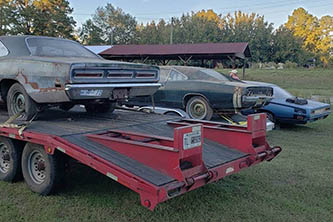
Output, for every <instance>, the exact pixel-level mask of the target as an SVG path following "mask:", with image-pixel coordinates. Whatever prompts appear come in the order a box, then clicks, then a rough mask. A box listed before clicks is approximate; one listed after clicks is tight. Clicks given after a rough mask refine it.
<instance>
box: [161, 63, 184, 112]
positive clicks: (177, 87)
mask: <svg viewBox="0 0 333 222" xmlns="http://www.w3.org/2000/svg"><path fill="white" fill-rule="evenodd" d="M186 80H187V76H186V75H184V74H182V73H181V72H179V71H177V70H175V69H171V70H170V72H169V74H168V77H167V79H166V82H165V83H164V84H163V85H162V87H161V88H160V89H159V90H158V93H157V95H156V96H157V97H158V98H159V101H160V103H161V105H163V106H165V107H172V108H182V102H183V101H182V100H183V97H184V94H185V92H184V90H183V88H184V84H186Z"/></svg>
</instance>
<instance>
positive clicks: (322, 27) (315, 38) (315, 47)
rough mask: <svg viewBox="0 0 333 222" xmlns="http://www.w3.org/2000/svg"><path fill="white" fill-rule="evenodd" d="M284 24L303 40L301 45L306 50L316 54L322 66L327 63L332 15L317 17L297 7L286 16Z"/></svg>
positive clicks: (332, 21) (330, 42)
mask: <svg viewBox="0 0 333 222" xmlns="http://www.w3.org/2000/svg"><path fill="white" fill-rule="evenodd" d="M285 26H286V27H287V28H288V29H289V30H291V31H292V32H293V34H294V36H296V37H300V38H301V39H302V40H303V47H304V48H305V49H306V50H307V51H308V52H312V53H314V54H315V55H316V56H318V57H319V58H320V60H321V62H322V63H323V65H324V66H326V65H327V64H328V62H329V58H330V51H331V50H332V46H331V44H332V34H331V33H332V32H333V17H331V16H324V17H322V18H321V19H318V18H317V17H315V16H313V15H311V14H310V13H308V12H307V11H306V10H305V9H304V8H298V9H296V10H294V11H293V13H292V15H291V16H289V17H288V21H287V23H286V24H285Z"/></svg>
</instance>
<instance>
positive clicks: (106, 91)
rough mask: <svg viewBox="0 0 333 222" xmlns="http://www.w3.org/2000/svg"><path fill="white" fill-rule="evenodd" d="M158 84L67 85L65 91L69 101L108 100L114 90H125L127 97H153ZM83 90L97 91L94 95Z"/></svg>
mask: <svg viewBox="0 0 333 222" xmlns="http://www.w3.org/2000/svg"><path fill="white" fill-rule="evenodd" d="M160 86H161V84H160V83H119V84H112V83H111V84H67V85H66V86H65V91H66V93H67V95H68V97H69V98H70V99H71V100H82V99H109V98H112V95H113V90H114V89H127V90H128V97H129V98H131V97H135V96H149V95H153V94H154V93H155V92H156V91H157V90H158V88H159V87H160ZM85 90H99V91H98V93H97V94H96V95H87V94H86V93H82V92H84V91H85Z"/></svg>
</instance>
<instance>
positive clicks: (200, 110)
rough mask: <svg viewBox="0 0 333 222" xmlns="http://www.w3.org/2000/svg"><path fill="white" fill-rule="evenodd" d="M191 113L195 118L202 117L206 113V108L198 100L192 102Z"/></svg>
mask: <svg viewBox="0 0 333 222" xmlns="http://www.w3.org/2000/svg"><path fill="white" fill-rule="evenodd" d="M191 113H192V116H193V117H194V118H195V119H203V118H204V117H205V116H206V114H207V109H206V106H205V104H202V103H201V102H198V101H197V102H195V103H193V105H192V109H191Z"/></svg>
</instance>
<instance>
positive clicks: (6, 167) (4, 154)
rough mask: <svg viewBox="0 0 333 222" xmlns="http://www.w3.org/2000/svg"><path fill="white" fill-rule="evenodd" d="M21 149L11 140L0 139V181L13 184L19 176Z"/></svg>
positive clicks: (20, 172) (20, 173)
mask: <svg viewBox="0 0 333 222" xmlns="http://www.w3.org/2000/svg"><path fill="white" fill-rule="evenodd" d="M21 155H22V149H20V147H18V146H15V144H14V142H13V141H12V140H11V139H7V138H5V137H0V180H2V181H7V182H14V181H16V180H18V179H19V178H20V177H21V175H22V171H21V163H20V162H21V161H20V160H21Z"/></svg>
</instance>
